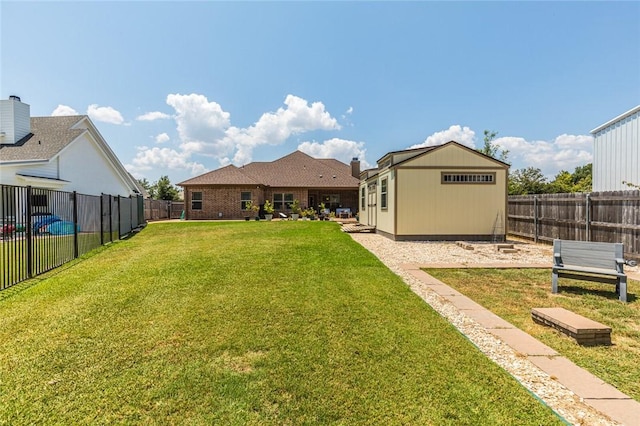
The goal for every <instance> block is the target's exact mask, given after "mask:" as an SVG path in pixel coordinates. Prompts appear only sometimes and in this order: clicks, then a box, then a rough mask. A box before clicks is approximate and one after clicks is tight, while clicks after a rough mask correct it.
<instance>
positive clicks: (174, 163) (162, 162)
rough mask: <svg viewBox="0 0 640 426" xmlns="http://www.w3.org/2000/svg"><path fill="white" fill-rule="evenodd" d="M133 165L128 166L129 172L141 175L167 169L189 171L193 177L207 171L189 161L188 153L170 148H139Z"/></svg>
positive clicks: (198, 164) (203, 167)
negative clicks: (158, 169)
mask: <svg viewBox="0 0 640 426" xmlns="http://www.w3.org/2000/svg"><path fill="white" fill-rule="evenodd" d="M132 163H133V164H128V165H127V166H126V167H127V170H129V171H130V172H132V173H134V172H135V173H140V172H143V171H148V170H151V169H153V168H167V169H171V170H189V171H190V172H191V175H192V176H193V175H198V174H201V173H204V172H206V171H207V168H206V167H205V166H204V165H202V164H200V163H197V162H193V161H189V154H188V153H185V152H178V151H176V150H174V149H170V148H158V147H153V148H149V147H146V146H143V147H139V148H138V153H137V154H136V156H135V158H134V159H133V161H132Z"/></svg>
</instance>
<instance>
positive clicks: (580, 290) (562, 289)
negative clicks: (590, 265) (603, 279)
mask: <svg viewBox="0 0 640 426" xmlns="http://www.w3.org/2000/svg"><path fill="white" fill-rule="evenodd" d="M611 287H612V288H611V289H610V290H605V289H594V288H586V287H580V286H577V285H558V293H571V294H575V295H578V296H583V295H588V294H590V295H594V296H599V297H604V298H606V299H610V300H618V299H619V298H620V297H619V295H618V294H617V293H616V291H615V288H613V286H611ZM635 300H636V295H635V294H633V293H629V292H627V302H628V303H631V302H634V301H635Z"/></svg>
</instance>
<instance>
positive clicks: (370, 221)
mask: <svg viewBox="0 0 640 426" xmlns="http://www.w3.org/2000/svg"><path fill="white" fill-rule="evenodd" d="M377 201H378V194H377V191H376V185H369V188H368V203H367V212H368V213H367V225H369V226H376V218H377V211H376V207H377V205H378V204H377Z"/></svg>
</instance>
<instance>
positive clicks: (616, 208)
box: [508, 191, 640, 259]
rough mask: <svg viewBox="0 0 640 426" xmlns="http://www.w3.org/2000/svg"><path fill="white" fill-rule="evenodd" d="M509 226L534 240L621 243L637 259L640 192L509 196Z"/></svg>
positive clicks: (639, 233)
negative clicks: (556, 239) (557, 239)
mask: <svg viewBox="0 0 640 426" xmlns="http://www.w3.org/2000/svg"><path fill="white" fill-rule="evenodd" d="M508 226H509V234H511V235H515V236H520V237H525V238H530V239H532V240H534V241H536V242H537V241H541V242H551V241H553V239H554V238H560V239H565V240H576V241H599V242H617V243H623V244H624V251H625V254H626V255H627V256H629V257H631V258H634V259H640V191H611V192H592V193H590V194H583V193H577V194H544V195H514V196H510V197H509V225H508Z"/></svg>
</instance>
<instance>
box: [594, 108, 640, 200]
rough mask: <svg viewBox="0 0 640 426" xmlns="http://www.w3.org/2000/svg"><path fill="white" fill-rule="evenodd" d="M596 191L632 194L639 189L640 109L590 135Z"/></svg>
mask: <svg viewBox="0 0 640 426" xmlns="http://www.w3.org/2000/svg"><path fill="white" fill-rule="evenodd" d="M591 134H592V135H593V137H594V142H593V191H624V190H629V189H631V188H629V187H628V186H627V185H626V184H624V183H623V182H630V183H633V184H635V185H640V105H638V106H636V107H635V108H632V109H630V110H629V111H627V112H625V113H624V114H621V115H619V116H617V117H616V118H614V119H613V120H610V121H607V122H606V123H604V124H603V125H601V126H598V127H596V128H595V129H593V130H592V131H591Z"/></svg>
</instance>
